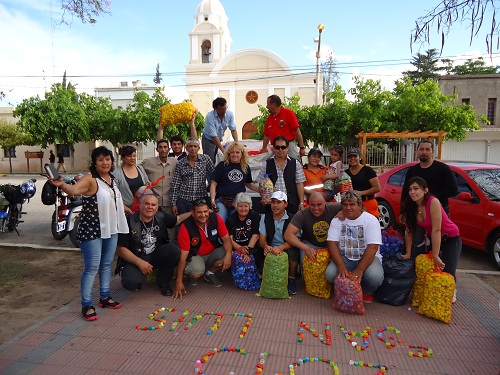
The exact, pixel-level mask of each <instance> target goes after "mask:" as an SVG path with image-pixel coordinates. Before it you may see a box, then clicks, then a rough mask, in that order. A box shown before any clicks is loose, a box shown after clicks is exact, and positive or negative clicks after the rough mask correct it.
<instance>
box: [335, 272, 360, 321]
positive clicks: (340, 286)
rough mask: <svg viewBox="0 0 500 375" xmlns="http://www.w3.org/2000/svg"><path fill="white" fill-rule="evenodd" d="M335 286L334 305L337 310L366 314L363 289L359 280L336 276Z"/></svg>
mask: <svg viewBox="0 0 500 375" xmlns="http://www.w3.org/2000/svg"><path fill="white" fill-rule="evenodd" d="M333 286H334V292H333V304H332V307H333V308H334V309H335V310H338V311H343V312H346V313H348V314H357V315H365V305H364V304H363V290H362V289H361V285H360V284H359V283H358V282H356V281H352V280H350V279H348V278H336V279H335V281H334V283H333Z"/></svg>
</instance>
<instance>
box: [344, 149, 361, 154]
mask: <svg viewBox="0 0 500 375" xmlns="http://www.w3.org/2000/svg"><path fill="white" fill-rule="evenodd" d="M350 155H358V156H361V153H360V152H359V148H351V149H350V150H349V152H348V153H347V156H350Z"/></svg>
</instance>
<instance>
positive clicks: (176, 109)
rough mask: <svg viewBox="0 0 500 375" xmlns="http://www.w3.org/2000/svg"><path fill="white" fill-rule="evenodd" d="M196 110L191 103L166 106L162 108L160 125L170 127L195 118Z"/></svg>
mask: <svg viewBox="0 0 500 375" xmlns="http://www.w3.org/2000/svg"><path fill="white" fill-rule="evenodd" d="M194 113H196V109H195V108H194V106H193V103H191V102H184V103H179V104H165V105H164V106H162V107H160V125H162V126H170V125H175V124H178V123H180V122H186V121H189V120H191V119H192V118H193V114H194Z"/></svg>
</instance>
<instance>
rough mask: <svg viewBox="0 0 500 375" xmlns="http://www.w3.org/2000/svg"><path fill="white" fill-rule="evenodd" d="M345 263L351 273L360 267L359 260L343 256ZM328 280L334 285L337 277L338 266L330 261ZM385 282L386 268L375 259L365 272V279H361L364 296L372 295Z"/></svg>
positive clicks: (327, 273)
mask: <svg viewBox="0 0 500 375" xmlns="http://www.w3.org/2000/svg"><path fill="white" fill-rule="evenodd" d="M342 259H344V263H345V265H346V267H347V269H348V270H349V271H351V272H352V271H354V270H355V269H356V267H357V266H358V263H359V260H349V259H347V258H346V257H345V256H342ZM325 273H326V279H327V280H328V281H329V282H331V283H333V282H334V281H335V278H336V277H337V273H338V270H337V265H336V264H335V263H334V262H333V261H330V264H329V265H328V267H327V268H326V272H325ZM382 281H384V268H383V267H382V262H381V261H380V260H379V259H378V258H377V257H375V258H374V259H373V262H372V264H370V265H369V266H368V268H367V269H366V270H365V272H363V277H362V278H361V288H362V289H363V293H364V294H371V293H373V292H375V291H376V290H377V288H378V287H379V286H380V285H382Z"/></svg>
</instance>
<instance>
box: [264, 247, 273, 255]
mask: <svg viewBox="0 0 500 375" xmlns="http://www.w3.org/2000/svg"><path fill="white" fill-rule="evenodd" d="M272 252H273V247H272V246H269V245H267V246H266V247H264V255H267V254H269V253H272Z"/></svg>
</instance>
